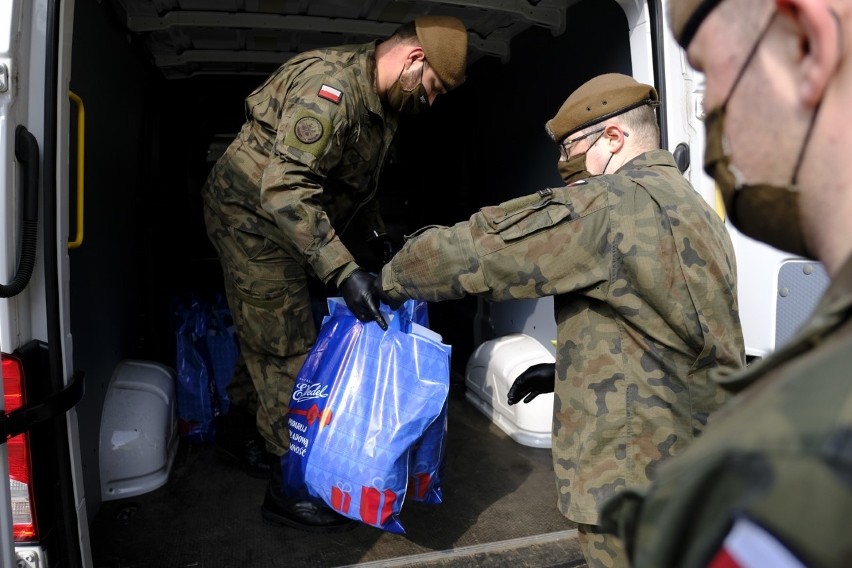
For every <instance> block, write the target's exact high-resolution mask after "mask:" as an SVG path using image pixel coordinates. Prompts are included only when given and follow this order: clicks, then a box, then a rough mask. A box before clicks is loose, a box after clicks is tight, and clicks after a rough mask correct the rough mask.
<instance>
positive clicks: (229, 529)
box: [91, 386, 584, 568]
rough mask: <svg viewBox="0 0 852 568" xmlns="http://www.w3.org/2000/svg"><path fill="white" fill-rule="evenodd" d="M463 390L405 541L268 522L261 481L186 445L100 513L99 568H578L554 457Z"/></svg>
mask: <svg viewBox="0 0 852 568" xmlns="http://www.w3.org/2000/svg"><path fill="white" fill-rule="evenodd" d="M461 390H462V387H460V386H456V387H454V388H453V391H452V392H451V399H450V411H449V426H448V443H447V455H446V465H445V473H444V484H443V491H444V503H442V504H441V505H438V506H429V505H423V504H420V503H410V502H406V503H405V506H404V507H403V509H402V512H401V515H400V517H401V520H402V523H403V525H404V526H405V529H406V533H407V534H405V535H393V534H390V533H386V532H384V531H381V530H379V529H375V528H373V527H369V526H366V525H359V526H358V527H357V528H356V529H354V530H352V531H350V532H346V533H339V534H332V535H316V534H311V533H304V532H301V531H297V530H294V529H289V528H282V527H278V526H274V525H271V524H268V523H266V522H264V521H263V520H262V519H261V517H260V503H261V501H262V499H263V494H264V491H265V488H266V482H265V481H263V480H257V479H252V478H250V477H248V476H247V475H246V474H245V473H243V471H242V470H241V469H240V468H239V467H238V466H237V465H236V464H235V463H234V462H232V461H228V459H227V458H226V457H223V456H222V454H221V453H220V452H219V451H218V450H216V448H215V447H213V446H189V445H183V447H181V449H180V452H179V455H178V458H177V461H176V463H175V466H174V468H173V470H172V478H171V480H170V481H169V483H168V484H167V485H166V486H165V487H163V488H161V489H159V490H157V491H154V492H152V493H150V494H148V495H144V496H140V497H137V498H132V499H128V500H124V501H113V502H108V503H105V504H104V506H103V507H102V508H101V511H100V512H99V513H98V515H97V517H96V518H95V521H94V523H93V524H92V527H91V537H92V548H93V556H94V558H95V567H96V568H160V567H162V568H219V567H228V568H234V567H260V568H266V567H269V568H275V567H282V568H283V567H294V566H318V567H338V566H349V565H366V566H423V567H425V566H433V567H438V566H513V567H520V566H526V567H566V568H567V567H574V566H583V565H584V563H583V559H582V555H581V553H580V550H579V548H578V547H577V543H576V531H575V530H574V529H575V526H574V525H573V524H571V523H570V522H568V521H567V520H566V519H565V518H564V517H563V516H562V515H561V514H560V513H559V512H558V511H557V510H556V507H555V502H556V495H555V491H556V489H555V484H554V481H553V470H552V466H551V461H550V451H549V450H543V449H535V448H529V447H526V446H522V445H519V444H517V443H515V442H513V441H512V440H511V439H509V438H508V437H507V436H506V435H504V434H503V433H502V431H500V430H499V429H498V428H497V427H496V426H494V425H493V424H492V423H491V422H490V421H489V420H488V419H487V418H486V417H485V416H483V415H482V414H480V413H479V411H477V410H476V409H474V408H473V407H472V406H471V405H470V404H469V403H467V402H466V401H465V400H464V396H463V393H462V392H461Z"/></svg>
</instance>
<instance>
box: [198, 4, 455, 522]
mask: <svg viewBox="0 0 852 568" xmlns="http://www.w3.org/2000/svg"><path fill="white" fill-rule="evenodd" d="M466 58H467V32H466V30H465V28H464V25H463V24H462V22H461V21H459V20H458V19H456V18H449V17H443V16H423V17H419V18H417V19H415V20H414V22H412V23H409V24H407V25H403V26H401V27H400V28H399V29H398V30H397V32H396V33H395V34H394V35H393V36H391V37H390V38H389V39H387V40H386V41H382V42H371V43H367V44H362V45H348V46H342V47H333V48H328V49H320V50H315V51H309V52H306V53H302V54H300V55H298V56H296V57H293V58H292V59H291V60H289V61H288V62H287V63H286V64H284V65H282V66H281V67H280V68H279V69H278V70H277V71H276V72H275V73H274V74H272V76H270V77H269V78H268V79H267V81H266V82H265V83H263V84H262V85H261V86H260V87H259V88H258V89H257V90H255V91H254V92H253V93H251V95H249V96H248V98H246V101H245V110H246V123H245V124H244V126H243V128H242V130H241V131H240V133H239V135H238V136H237V138H236V139H235V140H234V141H233V143H232V144H231V145H230V146H229V148H228V149H227V150H226V151H225V153H224V155H223V156H222V157H221V158H220V159H219V160H218V162H217V163H216V164H215V166H214V167H213V169H212V170H211V172H210V174H209V177H208V180H207V183H206V185H205V187H204V190H203V197H204V204H205V208H204V214H205V222H206V225H207V232H208V235H209V237H210V240H211V241H212V242H213V244H214V246H215V247H216V249H217V251H218V254H219V258H220V260H221V263H222V268H223V272H224V277H225V278H224V279H225V290H226V293H227V297H228V303H229V306H230V308H231V312H232V313H233V317H234V321H235V323H236V328H237V333H238V337H239V341H240V347H241V352H242V356H243V358H244V360H245V364H246V367H247V369H248V374H249V375H250V377H251V380H252V383H253V386H254V389H255V390H256V392H257V402H258V409H257V427H258V429H259V431H260V433H261V434H262V436H263V438H264V439H265V441H266V446H267V448H268V450H269V451H270V452H272V453H273V454H275V455H276V456H280V455H283V454H284V453H285V452H286V451H287V449H288V448H289V434H288V427H287V411H288V404H289V400H290V394H291V391H292V389H293V382H294V379H295V377H296V375H297V373H298V372H299V369H300V368H301V366H302V363H303V362H304V359H305V357H306V355H307V353H308V351H309V349H310V348H311V346H312V344H313V342H314V340H315V338H316V329H315V325H314V320H313V317H312V311H311V301H310V297H309V293H308V282H309V278H317V279H319V280H320V281H321V282H322V283H324V284H326V285H328V286H333V287H337V288H339V290H340V293H341V295H342V296H343V297H344V299H345V300H346V303H347V305H348V306H349V308H350V309H351V310H352V311H353V313H355V314H356V315H357V316H358V317H359V319H361V320H363V321H376V322H377V323H378V324H379V325H381V326H383V327H385V322H384V320H383V319H382V316H381V315H380V313H379V311H378V299H377V298H376V297H375V295H374V293H373V292H372V291H371V287H370V285H371V283H372V281H373V280H374V278H375V277H374V276H373V275H371V274H369V273H368V272H367V271H365V270H364V269H362V268H360V267H359V265H358V264H357V263H356V262H355V260H354V258H353V256H352V255H351V254H350V252H349V250H348V249H347V247H346V246H345V245H344V244H343V242H342V241H341V237H342V236H343V235H344V234H345V233H346V232H347V231H352V230H354V229H353V227H354V226H355V224H356V223H357V222H358V219H357V218H358V217H359V216H360V218H361V219H362V225H364V223H363V219H364V218H367V219H372V222H369V221H368V222H367V223H366V224H365V225H366V227H368V228H369V229H371V230H372V231H375V232H376V233H381V232H382V227H381V223H380V219H379V218H378V214H377V212H378V208H377V204H376V202H375V200H374V199H373V197H374V194H375V192H376V185H377V181H378V177H379V173H380V170H381V167H382V164H383V162H384V159H385V154H386V152H387V150H388V147H389V145H390V144H391V141H392V139H393V137H394V133H395V132H396V128H397V120H398V115H399V113H414V112H418V111H420V110H423V109H426V108H428V107H429V106H430V105H431V104H432V102H433V101H434V100H435V98H436V97H437V96H438V95H439V94H443V93H445V92H447V91H449V90H451V89H453V88H455V87H457V86H458V85H459V84H461V83H462V81H463V80H464V71H465V65H466ZM233 387H234V388H233V389H232V392H234V393H236V394H235V397H234V398H235V403H236V404H239V403H240V402H242V401H241V400H240V398H241V395H242V398H243V400H244V399H245V398H246V397H245V393H246V389H244V388H243V389H240V385H237V384H235V385H233ZM272 474H273V475H272V479H271V480H270V484H269V488H268V490H267V495H266V499H265V500H264V504H263V507H262V512H263V515H264V517H265V518H267V519H269V520H271V521H274V522H277V523H284V524H289V525H293V526H297V527H300V528H310V529H321V528H339V527H340V526H341V525H342V524H343V523H344V522H346V521H347V520H346V519H344V518H343V517H339V516H338V515H336V514H335V513H334V512H333V511H331V510H330V509H327V508H322V507H317V506H315V505H314V504H313V503H311V502H308V501H301V500H297V499H290V498H288V497H287V496H285V495H283V493H282V492H281V470H280V467H273V468H272Z"/></svg>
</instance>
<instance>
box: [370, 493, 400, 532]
mask: <svg viewBox="0 0 852 568" xmlns="http://www.w3.org/2000/svg"><path fill="white" fill-rule="evenodd" d="M396 498H397V495H396V493H395V492H394V491H391V490H390V489H384V490H382V489H377V488H375V487H366V486H365V487H362V488H361V520H362V521H364V522H365V523H367V524H368V525H373V526H374V527H381V526H384V525H385V524H386V523H387V521H388V519H390V518H391V515H393V514H394V510H395V508H396V507H395V505H396Z"/></svg>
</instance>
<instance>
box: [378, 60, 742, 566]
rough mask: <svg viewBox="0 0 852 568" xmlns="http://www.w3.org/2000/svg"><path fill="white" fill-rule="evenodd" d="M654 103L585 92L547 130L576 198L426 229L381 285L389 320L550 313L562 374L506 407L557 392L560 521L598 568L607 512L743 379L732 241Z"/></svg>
mask: <svg viewBox="0 0 852 568" xmlns="http://www.w3.org/2000/svg"><path fill="white" fill-rule="evenodd" d="M656 103H657V93H656V91H655V89H654V88H653V87H651V86H649V85H642V84H640V83H637V82H636V81H635V80H634V79H632V78H631V77H627V76H625V75H619V74H607V75H603V76H600V77H596V78H594V79H592V80H591V81H589V82H587V83H586V84H584V85H583V86H581V87H580V88H579V89H578V90H577V91H575V92H574V93H573V94H572V95H571V96H570V97H569V98H568V100H567V101H566V102H565V104H564V105H563V107H562V108H561V109H560V110H559V113H558V114H557V115H556V117H555V118H554V119H553V120H551V121H549V122H548V130H549V132H550V133H551V135H552V136H553V138H554V139H555V140H556V141H557V142H558V143H559V144H560V146H561V147H562V152H563V157H562V158H561V159H560V171H561V173H562V177H563V179H566V180H572V181H573V183H572V184H571V185H568V186H565V187H559V188H551V189H544V190H541V191H539V192H537V193H534V194H532V195H527V196H525V197H519V198H516V199H513V200H511V201H507V202H505V203H502V204H501V205H498V206H494V207H485V208H483V209H481V210H480V211H479V212H478V213H476V214H474V215H473V216H472V217H471V218H470V220H469V221H467V222H462V223H459V224H457V225H455V226H453V227H435V228H429V229H426V230H425V231H423V232H422V233H420V234H418V235H416V236H414V237H413V238H411V239H410V240H408V241H407V242H406V244H405V246H404V247H403V248H402V250H401V251H400V252H399V253H397V254H396V255H395V256H394V258H393V259H392V260H391V262H390V263H389V264H387V265H385V267H384V269H383V270H382V273H381V281H378V280H377V282H376V286H377V287H378V286H380V287H381V289H380V290H379V294H380V295H381V297H382V299H383V301H385V303H388V304H390V305H394V304H396V303H398V302H399V301H401V300H404V299H406V298H416V299H420V300H428V301H439V300H448V299H452V298H459V297H461V296H463V295H465V294H476V295H479V296H482V297H485V298H488V299H490V300H493V301H501V300H513V299H521V298H540V297H544V296H553V297H554V310H555V317H556V322H557V330H558V338H557V355H556V361H557V362H556V365H555V369H554V367H552V366H551V367H550V369H549V370H548V369H546V368H545V369H541V368H538V367H534V368H532V369H531V370H530V372H529V374H527V373H525V374H522V375H521V377H519V378H518V379H517V382H516V384H515V385H513V387H512V392H510V398H511V399H512V400H510V402H515V401H517V400H520V399H521V398H524V397H525V396H527V400H529V399H531V398H532V397H533V396H535V394H537V393H541V392H548V391H553V390H554V386H555V399H554V409H553V415H554V416H553V418H554V420H553V449H552V452H553V465H554V469H555V473H556V478H557V483H556V487H557V491H558V507H559V509H560V511H562V513H563V514H564V515H565V516H566V517H568V518H569V519H571V520H573V521H575V522H577V523H579V525H580V532H581V540H582V543H581V544H582V545H583V548H584V554H585V556H586V558H587V561H588V563H589V566H617V565H625V563H626V561H625V559H624V558H623V553H622V552H621V551H620V550H619V543H618V540H617V539H614V538H611V537H610V538H607V537H606V536H603V535H599V534H598V533H599V531H598V530H597V525H598V513H597V507H598V505H599V504H600V503H602V502H603V501H604V500H605V499H606V498H607V497H609V496H611V495H612V494H613V493H615V492H617V491H619V490H620V489H622V488H624V487H625V486H627V485H637V484H644V483H646V482H647V480H648V479H650V478H652V477H653V475H654V471H655V470H656V468H657V466H658V464H659V463H660V462H662V461H663V460H665V459H667V458H669V457H670V456H673V455H676V454H679V453H680V452H682V451H683V449H684V448H685V447H686V446H687V445H689V444H690V443H691V442H692V440H693V439H694V438H695V436H696V435H697V434H698V433H699V432H701V431H702V430H703V429H704V427H705V425H706V424H707V419H708V416H709V415H710V414H711V413H712V412H714V411H715V410H716V409H717V408H719V407H720V406H721V405H722V404H723V403H724V402H725V400H726V395H725V393H724V392H723V391H721V390H720V389H719V388H717V386H716V384H715V383H714V382H713V381H711V380H710V378H709V374H710V371H711V370H714V369H718V368H720V367H722V368H727V369H739V368H740V367H742V366H743V364H744V357H745V355H744V347H743V338H742V331H741V327H740V321H739V316H738V311H737V298H736V275H735V265H734V253H733V249H732V246H731V241H730V239H729V236H728V233H727V231H726V229H725V227H724V225H723V223H722V221H721V219H720V218H719V216H718V215H717V214H716V213H715V212H714V211H713V210H712V209H711V208H710V207H708V205H707V203H706V202H705V201H704V200H703V199H702V198H701V196H700V195H698V194H697V193H696V192H695V191H694V190H693V189H692V187H691V186H690V185H689V183H688V182H687V181H686V179H684V177H683V176H682V175H681V173H680V171H679V170H678V168H677V165H676V164H675V161H674V159H673V157H672V155H671V154H670V153H669V152H667V151H664V150H660V149H659V130H658V127H657V124H656V119H655V111H654V107H655V106H656ZM572 136H573V137H572ZM578 156H579V157H578ZM554 371H555V385H554ZM548 372H549V373H548ZM548 374H549V378H548ZM525 375H526V376H525ZM530 375H533V378H530ZM548 382H549V385H548Z"/></svg>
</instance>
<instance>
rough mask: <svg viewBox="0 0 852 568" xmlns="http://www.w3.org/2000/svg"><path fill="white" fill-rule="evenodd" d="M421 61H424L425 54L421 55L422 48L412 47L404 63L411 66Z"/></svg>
mask: <svg viewBox="0 0 852 568" xmlns="http://www.w3.org/2000/svg"><path fill="white" fill-rule="evenodd" d="M423 59H426V54H425V53H423V48H422V47H420V46H419V45H413V46H411V47H410V48H409V51H408V55H407V56H406V58H405V62H406V63H407V64H409V65H411V64H412V63H415V62H417V61H420V60H423Z"/></svg>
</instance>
